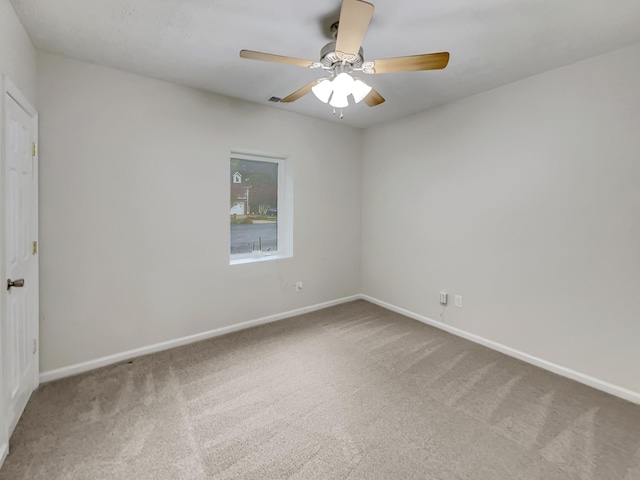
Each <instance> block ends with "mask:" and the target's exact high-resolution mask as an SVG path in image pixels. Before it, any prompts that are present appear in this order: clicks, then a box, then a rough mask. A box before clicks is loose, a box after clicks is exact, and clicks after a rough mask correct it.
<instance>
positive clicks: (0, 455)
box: [0, 75, 40, 467]
mask: <svg viewBox="0 0 640 480" xmlns="http://www.w3.org/2000/svg"><path fill="white" fill-rule="evenodd" d="M0 94H1V96H0V226H1V227H2V230H1V232H2V233H1V234H0V280H2V281H1V282H0V288H2V286H3V285H4V279H6V278H7V276H6V273H7V266H6V250H5V246H6V245H5V240H6V237H5V226H6V222H5V213H6V212H5V203H6V202H5V194H6V191H7V190H6V178H5V171H6V170H5V169H6V138H5V135H6V125H5V116H6V101H7V96H9V97H11V98H12V99H13V100H14V101H15V102H16V103H17V104H18V105H20V107H22V109H23V110H24V111H25V112H26V113H27V114H28V115H29V117H31V121H32V122H33V124H32V128H33V135H34V138H33V142H34V143H36V144H38V112H37V111H36V109H35V108H34V107H33V105H31V103H30V102H29V101H28V100H27V98H26V97H25V96H24V95H23V94H22V92H20V90H19V89H18V87H16V85H15V84H14V83H13V82H12V81H11V80H10V79H9V78H8V77H7V76H6V75H0ZM38 155H39V153H38V152H37V151H36V155H35V156H34V158H33V169H34V170H33V178H34V185H33V187H34V188H33V189H32V190H33V191H32V195H33V197H32V201H33V202H34V203H33V205H35V215H34V217H35V218H31V219H30V227H31V232H32V237H33V241H36V242H38V244H37V245H38V253H37V254H36V255H35V256H36V258H35V262H34V263H33V265H34V267H33V270H34V271H32V272H31V274H32V278H33V280H32V282H31V283H32V284H33V288H34V295H33V298H34V299H35V305H32V306H31V308H33V309H34V312H33V315H32V321H31V325H28V328H29V331H30V333H31V338H34V339H36V341H37V345H36V349H35V350H36V351H35V353H34V358H33V362H34V363H33V378H32V379H31V391H33V390H35V389H36V388H37V387H38V385H39V371H40V359H39V357H40V336H39V323H40V321H39V319H40V306H39V304H40V301H39V298H40V293H39V257H40V255H39V253H40V252H39V248H40V242H39V237H38V214H37V211H38V163H39V161H38V160H39V157H38ZM5 326H6V304H5V294H4V293H3V294H2V295H1V296H0V359H2V360H3V361H2V362H0V363H2V364H4V363H5V362H4V359H5V355H6V352H5V351H4V348H3V346H4V341H5V340H4V334H5V332H4V328H5ZM5 384H6V380H5V371H4V370H0V467H1V466H2V463H3V462H4V459H5V457H6V455H7V454H8V453H9V452H8V450H9V448H8V447H9V437H10V436H11V433H12V432H13V429H14V428H15V423H16V421H17V419H10V418H8V412H7V411H6V406H7V392H6V391H5V390H6V389H5Z"/></svg>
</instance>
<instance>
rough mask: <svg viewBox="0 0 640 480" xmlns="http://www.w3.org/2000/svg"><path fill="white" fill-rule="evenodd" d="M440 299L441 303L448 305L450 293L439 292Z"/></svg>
mask: <svg viewBox="0 0 640 480" xmlns="http://www.w3.org/2000/svg"><path fill="white" fill-rule="evenodd" d="M438 299H439V300H440V304H442V305H446V304H447V300H448V299H449V294H448V293H447V292H440V293H439V294H438Z"/></svg>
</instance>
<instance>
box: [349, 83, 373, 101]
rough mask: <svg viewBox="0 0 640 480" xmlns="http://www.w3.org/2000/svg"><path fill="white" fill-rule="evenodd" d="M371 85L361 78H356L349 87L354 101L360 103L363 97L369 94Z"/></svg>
mask: <svg viewBox="0 0 640 480" xmlns="http://www.w3.org/2000/svg"><path fill="white" fill-rule="evenodd" d="M370 91H371V87H370V86H369V85H367V84H366V83H364V82H363V81H362V80H356V81H355V82H353V87H351V95H353V99H354V100H355V101H356V103H360V102H361V101H362V100H364V98H365V97H366V96H367V95H369V92H370Z"/></svg>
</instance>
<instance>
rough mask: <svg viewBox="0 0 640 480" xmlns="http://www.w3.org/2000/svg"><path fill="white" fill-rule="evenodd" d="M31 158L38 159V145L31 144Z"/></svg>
mask: <svg viewBox="0 0 640 480" xmlns="http://www.w3.org/2000/svg"><path fill="white" fill-rule="evenodd" d="M31 156H32V157H37V156H38V144H37V143H32V144H31Z"/></svg>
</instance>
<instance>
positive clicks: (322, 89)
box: [311, 78, 333, 103]
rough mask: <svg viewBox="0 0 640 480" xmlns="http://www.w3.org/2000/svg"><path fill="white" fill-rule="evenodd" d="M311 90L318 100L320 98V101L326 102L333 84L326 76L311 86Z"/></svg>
mask: <svg viewBox="0 0 640 480" xmlns="http://www.w3.org/2000/svg"><path fill="white" fill-rule="evenodd" d="M311 91H312V92H313V94H314V95H315V96H316V98H317V99H318V100H320V101H321V102H322V103H327V102H328V101H329V97H330V96H331V93H332V92H333V85H332V84H331V82H330V81H329V79H328V78H325V79H322V80H320V81H319V82H318V83H316V84H315V85H314V86H313V87H311Z"/></svg>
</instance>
